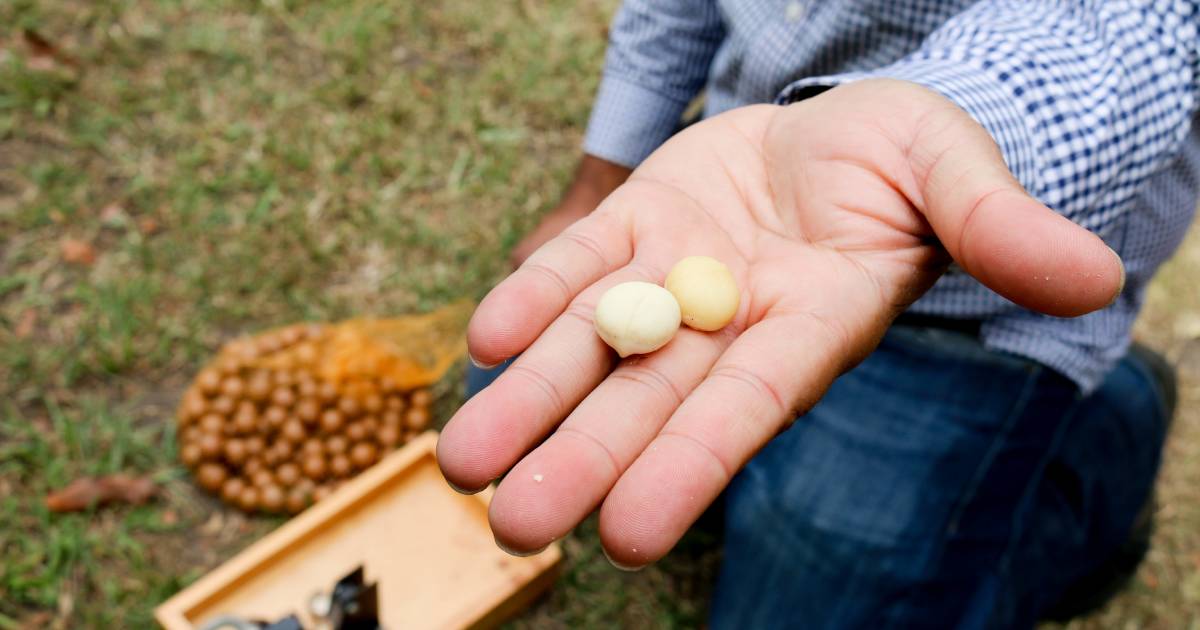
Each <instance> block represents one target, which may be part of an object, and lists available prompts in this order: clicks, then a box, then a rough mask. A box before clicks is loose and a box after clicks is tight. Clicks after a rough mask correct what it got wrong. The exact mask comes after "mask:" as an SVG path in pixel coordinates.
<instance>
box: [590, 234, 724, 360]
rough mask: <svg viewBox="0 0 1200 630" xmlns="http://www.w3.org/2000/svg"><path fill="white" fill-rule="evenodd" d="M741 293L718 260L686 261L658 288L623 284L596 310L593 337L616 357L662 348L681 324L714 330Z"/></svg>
mask: <svg viewBox="0 0 1200 630" xmlns="http://www.w3.org/2000/svg"><path fill="white" fill-rule="evenodd" d="M740 302H741V294H740V292H739V291H738V286H737V282H736V281H734V279H733V274H732V273H731V272H730V271H729V268H728V267H726V266H725V265H724V264H723V263H721V261H719V260H716V259H715V258H709V257H708V256H688V257H687V258H684V259H683V260H680V261H679V262H678V263H675V266H674V267H672V268H671V272H670V273H668V274H667V280H666V282H665V283H664V286H663V287H660V286H658V285H657V284H653V283H650V282H623V283H621V284H618V285H616V286H614V287H612V288H611V289H609V290H608V291H606V292H605V293H604V295H602V296H601V297H600V302H599V303H597V305H596V315H595V325H596V332H597V333H598V334H599V335H600V338H601V339H603V340H604V343H607V344H608V345H609V346H611V347H612V349H613V350H616V351H617V354H619V355H621V356H622V357H627V356H629V355H631V354H648V353H651V352H654V351H655V350H658V349H659V348H661V347H663V346H665V345H667V342H669V341H671V339H672V338H673V337H674V336H675V333H676V331H678V330H679V324H680V323H681V322H682V323H683V324H685V325H687V326H688V327H689V328H694V329H696V330H702V331H706V332H710V331H714V330H720V329H722V328H724V327H725V325H726V324H728V323H729V322H730V321H732V320H733V317H734V315H736V314H737V310H738V305H739V304H740Z"/></svg>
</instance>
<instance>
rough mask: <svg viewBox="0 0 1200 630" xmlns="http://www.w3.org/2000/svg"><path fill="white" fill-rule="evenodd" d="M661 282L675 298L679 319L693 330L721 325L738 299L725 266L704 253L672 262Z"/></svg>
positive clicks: (727, 321)
mask: <svg viewBox="0 0 1200 630" xmlns="http://www.w3.org/2000/svg"><path fill="white" fill-rule="evenodd" d="M664 285H665V286H666V288H667V291H670V292H671V295H673V296H675V300H676V301H678V302H679V311H680V313H681V315H682V317H683V323H684V324H686V325H688V326H689V327H691V328H695V329H696V330H705V331H712V330H720V329H722V328H724V327H725V325H726V324H728V323H729V322H730V321H732V320H733V316H734V315H736V314H737V310H738V304H739V303H740V302H741V293H740V292H739V291H738V286H737V282H735V281H734V279H733V274H732V273H730V271H729V267H726V266H725V265H724V264H723V263H722V262H721V261H719V260H717V259H715V258H709V257H708V256H688V257H687V258H684V259H683V260H680V261H679V262H677V263H675V266H674V267H672V268H671V273H669V274H667V281H666V282H665V283H664Z"/></svg>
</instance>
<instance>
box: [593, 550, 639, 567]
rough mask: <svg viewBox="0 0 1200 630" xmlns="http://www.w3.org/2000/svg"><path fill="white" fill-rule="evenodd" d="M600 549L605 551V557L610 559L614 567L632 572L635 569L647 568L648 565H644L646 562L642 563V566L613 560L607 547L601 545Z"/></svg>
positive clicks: (609, 561)
mask: <svg viewBox="0 0 1200 630" xmlns="http://www.w3.org/2000/svg"><path fill="white" fill-rule="evenodd" d="M600 551H602V552H604V559H605V560H608V563H609V564H611V565H613V566H614V567H616V568H618V569H620V570H622V571H629V572H631V573H632V572H634V571H641V570H642V569H644V568H646V565H644V564H643V565H640V566H634V565H628V564H621V563H620V562H617V561H616V560H613V559H612V556H610V555H608V550H607V549H605V548H604V547H600Z"/></svg>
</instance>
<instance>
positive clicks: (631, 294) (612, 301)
mask: <svg viewBox="0 0 1200 630" xmlns="http://www.w3.org/2000/svg"><path fill="white" fill-rule="evenodd" d="M595 319H596V333H598V334H599V335H600V338H601V339H603V340H604V343H607V344H608V345H610V346H612V349H613V350H616V351H617V354H619V355H621V356H622V357H627V356H629V355H631V354H647V353H649V352H654V351H655V350H658V349H659V348H661V347H663V346H665V345H667V342H668V341H670V340H671V338H672V337H674V336H675V332H676V331H677V330H679V304H678V303H677V302H675V298H674V297H672V296H671V294H670V293H669V292H668V291H667V290H666V289H664V288H662V287H660V286H658V285H657V284H651V283H649V282H623V283H621V284H618V285H617V286H615V287H613V288H611V289H609V290H608V291H605V292H604V295H602V296H600V302H599V303H598V304H596V318H595Z"/></svg>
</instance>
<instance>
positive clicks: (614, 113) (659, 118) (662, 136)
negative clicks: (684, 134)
mask: <svg viewBox="0 0 1200 630" xmlns="http://www.w3.org/2000/svg"><path fill="white" fill-rule="evenodd" d="M686 108H687V103H681V102H679V101H676V100H674V99H671V98H668V97H666V96H663V95H662V94H659V93H658V92H655V91H654V90H650V89H647V88H644V87H642V86H640V85H637V84H634V83H630V82H629V81H626V80H624V79H620V78H618V77H616V76H613V75H605V76H604V78H603V79H602V80H601V81H600V91H599V93H598V94H597V95H596V103H595V105H593V106H592V116H591V119H590V120H589V121H588V128H587V135H586V136H585V137H584V140H583V150H584V152H585V153H588V154H590V155H594V156H596V157H599V158H603V159H605V160H608V161H609V162H615V163H617V164H620V165H621V166H626V167H629V168H636V167H637V165H638V164H641V163H642V160H645V159H646V158H647V157H648V156H649V155H650V154H651V153H653V152H654V150H655V149H657V148H658V147H659V146H660V145H661V144H662V143H664V142H666V141H667V138H670V137H671V136H672V135H673V134H674V133H675V131H676V130H677V129H678V128H679V119H680V117H681V116H682V115H683V111H684V109H686Z"/></svg>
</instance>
